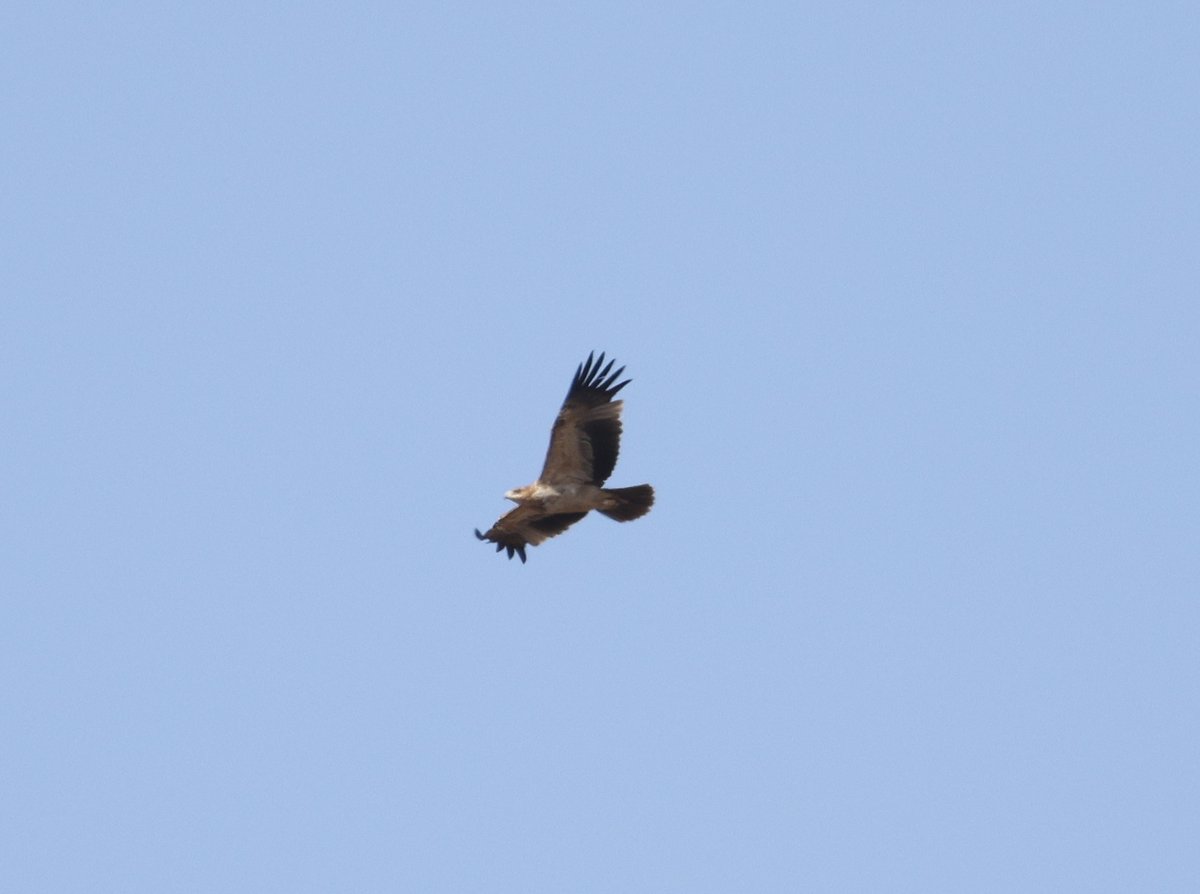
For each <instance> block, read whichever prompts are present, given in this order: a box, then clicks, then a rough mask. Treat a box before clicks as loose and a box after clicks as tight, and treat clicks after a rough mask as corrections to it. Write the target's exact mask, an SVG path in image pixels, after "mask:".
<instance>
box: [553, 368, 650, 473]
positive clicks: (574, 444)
mask: <svg viewBox="0 0 1200 894" xmlns="http://www.w3.org/2000/svg"><path fill="white" fill-rule="evenodd" d="M594 353H595V352H593V354H594ZM593 354H588V359H587V362H585V363H581V364H580V365H579V367H578V368H577V369H576V370H575V378H574V379H572V380H571V387H570V389H569V390H568V391H567V397H566V400H564V401H563V405H562V409H561V410H559V411H558V418H557V419H555V420H554V428H553V429H552V430H551V432H550V447H549V449H548V450H547V451H546V462H545V464H544V465H543V466H542V474H541V475H540V476H539V478H538V480H539V481H542V482H546V483H559V482H561V483H567V482H569V483H573V484H595V485H597V486H599V485H601V484H603V483H604V482H605V481H607V480H608V476H609V475H611V474H612V471H613V467H614V466H615V465H616V464H617V453H618V451H619V450H620V447H621V403H622V402H621V401H619V400H617V401H614V400H613V397H614V396H615V395H616V393H617V392H618V391H620V390H621V389H622V388H624V387H625V386H626V385H628V384H629V382H630V381H631V380H630V379H626V380H625V381H624V382H620V383H618V384H614V383H616V382H617V379H618V378H619V377H620V375H621V373H623V372H624V371H625V367H623V366H622V367H621V368H620V369H618V370H617V371H616V372H613V373H611V374H610V373H609V370H611V369H612V366H613V363H615V362H616V361H614V360H610V361H608V365H607V366H604V354H603V353H601V354H600V356H599V357H598V358H596V359H594V360H593Z"/></svg>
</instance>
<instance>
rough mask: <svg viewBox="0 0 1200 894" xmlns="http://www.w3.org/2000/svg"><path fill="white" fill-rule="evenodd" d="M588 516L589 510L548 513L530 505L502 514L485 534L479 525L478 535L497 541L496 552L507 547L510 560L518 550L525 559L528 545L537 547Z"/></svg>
mask: <svg viewBox="0 0 1200 894" xmlns="http://www.w3.org/2000/svg"><path fill="white" fill-rule="evenodd" d="M585 515H587V513H586V512H562V513H559V514H557V515H545V514H544V513H543V512H542V510H541V509H539V508H538V507H537V506H534V505H532V504H527V505H525V506H518V507H517V508H516V509H514V510H513V511H512V512H509V513H507V514H506V515H503V516H501V517H500V519H499V521H497V522H496V523H495V524H494V525H492V527H491V528H489V529H488V531H487V533H485V534H480V533H479V529H478V528H476V529H475V536H476V537H478V538H479V539H480V540H489V541H491V542H492V543H494V544H496V552H500V550H502V549H506V550H508V557H509V558H510V559H511V558H512V557H513V554H514V553H516V554H517V555H518V556H520V557H521V561H522V562H524V561H525V547H526V546H527V545H529V546H537V545H538V544H539V543H541V542H542V541H544V540H548V539H549V538H551V537H554V536H556V535H558V534H561V533H562V532H563V531H565V530H566V529H567V528H569V527H570V526H571V525H573V524H575V522H577V521H579V520H580V519H581V518H583V517H584V516H585Z"/></svg>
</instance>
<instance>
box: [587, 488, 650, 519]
mask: <svg viewBox="0 0 1200 894" xmlns="http://www.w3.org/2000/svg"><path fill="white" fill-rule="evenodd" d="M604 496H605V500H604V506H603V507H602V508H600V511H601V512H602V513H604V514H605V515H607V516H608V517H609V518H611V519H613V520H614V521H619V522H627V521H633V520H634V519H635V518H641V517H642V516H643V515H645V514H646V513H647V512H649V511H650V507H651V506H653V505H654V488H652V487H651V486H650V485H648V484H638V485H636V486H634V487H606V488H605V489H604Z"/></svg>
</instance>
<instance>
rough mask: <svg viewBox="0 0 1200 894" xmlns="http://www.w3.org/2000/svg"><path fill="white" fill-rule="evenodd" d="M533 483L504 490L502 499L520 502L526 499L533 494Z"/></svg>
mask: <svg viewBox="0 0 1200 894" xmlns="http://www.w3.org/2000/svg"><path fill="white" fill-rule="evenodd" d="M533 488H534V485H532V484H527V485H525V486H524V487H514V488H513V489H512V490H510V491H507V492H505V494H504V499H506V500H512V501H513V502H514V503H520V502H522V501H523V500H528V499H529V498H530V497H532V496H533Z"/></svg>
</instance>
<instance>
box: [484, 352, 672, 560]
mask: <svg viewBox="0 0 1200 894" xmlns="http://www.w3.org/2000/svg"><path fill="white" fill-rule="evenodd" d="M594 353H595V352H592V354H588V359H587V361H586V362H584V363H581V364H579V367H578V368H577V369H576V370H575V378H574V379H572V380H571V388H570V390H568V391H567V398H566V400H564V401H563V405H562V409H561V410H559V411H558V418H557V419H555V420H554V428H553V429H551V431H550V449H549V450H547V451H546V463H545V465H543V466H542V474H541V475H539V476H538V480H537V481H535V482H534V483H533V484H527V485H525V486H524V487H518V488H514V489H513V490H510V491H509V492H508V493H506V494H505V495H504V496H505V498H506V499H509V500H512V501H513V502H514V503H516V504H517V508H516V509H514V510H512V511H511V512H509V513H508V514H507V515H505V516H503V517H502V518H501V519H500V520H499V521H497V522H496V523H495V524H494V525H492V527H491V528H490V529H489V530H488V532H487V533H486V534H480V533H479V529H478V528H476V529H475V536H476V537H478V538H479V539H480V540H488V541H491V542H492V543H494V544H496V552H500V550H502V549H504V550H508V557H509V558H510V559H511V558H512V557H513V554H514V553H515V554H516V555H518V556H520V557H521V561H522V562H524V561H525V547H526V546H537V545H538V544H539V543H541V542H542V541H543V540H546V539H548V538H550V537H554V536H555V535H557V534H561V533H562V532H563V531H565V530H566V529H567V528H569V527H570V526H571V525H573V524H575V522H577V521H579V520H580V519H581V518H583V517H584V516H585V515H587V514H588V513H589V512H590V511H591V510H593V509H595V510H596V511H597V512H600V513H602V514H603V515H607V516H608V517H609V518H611V519H614V520H615V521H619V522H627V521H633V520H634V519H635V518H641V517H642V516H643V515H645V514H646V513H647V512H649V511H650V507H651V506H653V505H654V488H652V487H651V486H650V485H649V484H639V485H636V486H635V487H616V488H612V487H604V486H603V485H604V482H605V481H607V480H608V476H609V475H611V474H612V470H613V466H615V465H616V464H617V452H618V450H619V449H620V446H621V406H622V403H623V402H622V401H619V400H613V397H615V396H616V393H617V392H618V391H620V390H621V389H622V388H624V387H625V386H626V385H628V384H629V382H630V380H629V379H626V380H625V381H624V382H621V383H619V384H614V383H616V381H617V379H618V378H619V377H620V375H621V373H623V372H624V371H625V367H623V366H622V367H621V368H620V369H618V370H617V371H616V372H613V373H611V374H610V372H609V370H611V369H612V367H613V363H614V362H615V361H613V360H610V361H608V365H607V366H605V365H604V354H601V355H600V356H599V357H597V358H595V359H593V354H594Z"/></svg>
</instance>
